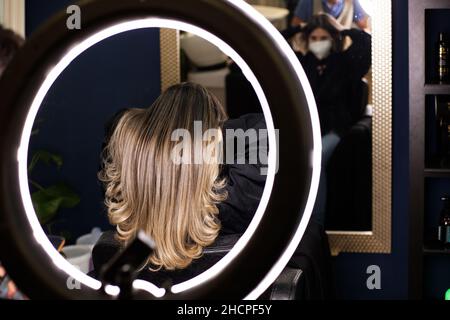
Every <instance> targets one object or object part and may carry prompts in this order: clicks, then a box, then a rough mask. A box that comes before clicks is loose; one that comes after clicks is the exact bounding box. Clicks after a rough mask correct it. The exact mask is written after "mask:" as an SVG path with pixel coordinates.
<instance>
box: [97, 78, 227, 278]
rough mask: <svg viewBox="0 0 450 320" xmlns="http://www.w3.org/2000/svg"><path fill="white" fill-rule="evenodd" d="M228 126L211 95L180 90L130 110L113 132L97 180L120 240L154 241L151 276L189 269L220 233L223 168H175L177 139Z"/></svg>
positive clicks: (193, 88) (190, 87)
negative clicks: (198, 127)
mask: <svg viewBox="0 0 450 320" xmlns="http://www.w3.org/2000/svg"><path fill="white" fill-rule="evenodd" d="M226 118H227V116H226V113H225V111H224V109H223V107H222V106H221V104H220V102H219V101H218V100H217V99H216V98H215V97H214V96H213V95H211V94H210V93H209V92H208V91H207V90H206V89H205V88H203V87H202V86H200V85H196V84H191V83H182V84H178V85H175V86H172V87H170V88H169V89H167V90H166V91H165V92H164V93H163V94H162V95H161V96H160V97H159V98H158V99H157V100H156V101H155V102H154V104H153V105H152V106H151V107H150V108H148V109H138V108H133V109H128V110H127V111H125V113H124V114H123V115H122V116H121V117H120V119H119V120H117V122H116V124H115V127H114V129H113V131H112V134H111V137H110V138H109V140H108V142H107V144H106V146H105V148H104V150H103V152H102V168H101V170H100V172H99V173H98V178H99V179H100V181H102V182H103V184H104V186H105V205H106V207H107V210H108V217H109V221H110V223H111V224H112V225H115V226H116V229H117V237H118V239H119V240H121V241H124V242H125V243H126V242H127V241H129V240H130V239H132V238H133V237H134V236H135V235H136V233H137V231H138V230H143V231H145V232H146V234H148V235H149V236H151V237H152V238H153V239H154V241H155V243H156V250H155V252H154V254H153V255H152V256H151V257H150V258H149V261H148V263H149V264H150V266H149V267H150V269H151V270H159V269H161V268H165V269H167V270H174V269H182V268H185V267H187V266H188V265H189V264H190V263H191V262H192V260H193V259H197V258H199V257H200V256H201V254H202V251H203V248H204V247H206V246H208V245H210V244H212V243H213V242H214V240H215V239H216V237H217V235H218V233H219V230H220V222H219V220H218V218H217V215H218V208H217V204H218V203H219V202H220V201H223V200H225V199H226V192H225V191H224V187H225V183H226V182H225V181H224V180H223V179H220V178H219V172H220V167H219V166H220V164H219V162H215V163H200V164H195V163H192V164H186V163H180V164H177V163H174V161H173V159H171V152H172V150H173V147H174V146H175V144H176V142H174V141H172V139H171V134H172V132H173V131H174V130H176V129H186V130H188V131H189V132H190V134H191V136H192V137H193V136H194V134H193V130H194V121H202V126H203V130H204V131H205V130H208V129H211V128H217V129H219V128H221V126H222V125H223V122H224V121H225V120H226ZM201 143H202V145H203V146H208V145H210V144H211V143H217V141H210V140H209V141H206V142H205V141H202V142H201ZM193 145H195V143H194V144H193Z"/></svg>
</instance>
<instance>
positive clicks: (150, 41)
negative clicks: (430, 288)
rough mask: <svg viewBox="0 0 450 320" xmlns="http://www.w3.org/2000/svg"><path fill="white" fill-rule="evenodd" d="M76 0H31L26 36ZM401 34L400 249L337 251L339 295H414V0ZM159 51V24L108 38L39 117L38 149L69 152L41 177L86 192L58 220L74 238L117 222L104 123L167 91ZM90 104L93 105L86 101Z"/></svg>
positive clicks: (397, 86)
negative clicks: (103, 168) (110, 207)
mask: <svg viewBox="0 0 450 320" xmlns="http://www.w3.org/2000/svg"><path fill="white" fill-rule="evenodd" d="M73 2H74V1H69V0H58V1H55V0H26V21H25V23H26V35H27V36H28V35H30V34H31V33H32V32H33V31H34V30H35V29H36V28H38V27H39V25H40V24H41V23H42V22H44V21H45V20H46V19H48V18H49V17H50V16H51V15H52V14H53V13H55V12H56V11H58V10H62V9H64V8H65V7H67V5H69V4H71V3H73ZM393 37H394V40H393V41H394V45H393V54H394V61H393V71H394V75H393V76H394V79H393V84H394V87H393V98H394V100H393V208H392V219H393V220H392V222H393V225H392V228H393V230H392V236H393V238H392V254H389V255H384V254H340V255H339V256H338V257H336V258H334V270H335V277H336V282H337V283H336V284H337V290H338V296H339V297H340V298H344V299H404V298H407V297H408V254H407V253H408V202H409V199H408V194H409V192H408V188H409V185H408V109H409V105H408V99H409V93H408V0H394V1H393ZM159 53H160V52H159V32H158V31H157V30H140V31H133V32H131V33H130V32H129V33H127V34H126V36H121V35H119V36H117V37H114V38H112V39H108V40H106V41H104V42H102V43H101V44H99V45H97V46H95V47H94V48H91V49H90V50H89V51H87V52H85V53H84V54H83V55H82V56H81V57H80V58H79V59H77V60H76V61H75V63H74V64H73V65H71V66H70V67H69V68H68V69H67V70H66V71H65V72H64V73H63V75H62V77H61V78H60V81H58V82H57V83H56V84H55V87H54V88H53V90H51V92H50V94H49V95H48V96H47V98H46V101H45V103H44V105H45V107H43V108H41V111H40V113H39V115H38V118H41V119H42V120H43V121H45V126H43V127H42V130H40V131H39V133H38V134H37V135H36V136H34V137H33V139H32V144H31V145H30V151H31V152H30V154H32V153H33V150H36V149H40V148H42V149H48V150H52V151H55V152H57V153H59V154H61V155H62V156H63V158H64V164H63V166H62V168H61V170H60V172H55V170H54V169H52V168H50V167H49V168H45V167H43V168H41V169H40V170H39V172H40V173H41V175H40V176H39V175H37V176H36V177H35V179H36V180H39V181H41V182H42V183H43V184H45V183H46V182H47V181H54V180H55V178H56V176H55V175H56V174H57V179H60V180H61V179H63V180H64V181H67V182H68V184H70V186H72V187H73V188H74V189H75V190H76V192H77V193H78V194H79V195H80V198H81V199H82V201H81V202H80V204H79V205H78V206H77V208H74V209H65V211H64V212H62V214H61V216H63V217H64V220H63V221H60V222H59V225H58V226H55V227H56V228H60V229H61V230H64V225H65V224H67V225H70V226H71V227H70V229H71V231H72V232H73V233H74V234H72V236H73V237H74V238H75V237H76V236H78V235H80V234H83V233H86V232H89V231H90V229H91V227H92V226H100V227H102V228H103V229H107V228H109V225H108V223H107V220H106V217H105V215H104V212H102V194H101V189H100V186H99V185H98V184H97V183H96V182H94V181H89V180H92V179H94V178H95V173H96V171H97V169H98V167H97V165H96V164H98V154H99V152H100V146H101V142H102V139H103V123H104V122H105V121H106V119H108V118H109V117H110V116H111V115H112V114H113V113H114V112H115V111H116V110H118V109H120V108H122V107H127V106H142V107H145V106H148V105H150V104H151V103H152V102H153V100H154V99H155V98H156V97H157V96H158V95H159V93H160V85H159V84H160V69H159V59H160V57H159ZM93 65H95V68H91V66H93ZM97 83H102V86H96V84H97ZM105 88H108V90H107V91H105V90H106V89H105ZM99 90H103V91H99ZM86 104H87V105H89V106H92V107H90V108H86V107H80V106H86ZM60 105H64V108H60V107H59V106H60ZM86 118H89V119H90V121H88V122H86V121H85V119H86ZM68 145H69V146H70V148H67V146H68ZM74 173H76V174H74ZM46 180H47V181H46ZM88 182H89V183H88ZM369 265H378V266H380V268H381V272H382V283H381V286H382V287H381V290H369V289H367V286H366V279H367V274H366V269H367V267H368V266H369Z"/></svg>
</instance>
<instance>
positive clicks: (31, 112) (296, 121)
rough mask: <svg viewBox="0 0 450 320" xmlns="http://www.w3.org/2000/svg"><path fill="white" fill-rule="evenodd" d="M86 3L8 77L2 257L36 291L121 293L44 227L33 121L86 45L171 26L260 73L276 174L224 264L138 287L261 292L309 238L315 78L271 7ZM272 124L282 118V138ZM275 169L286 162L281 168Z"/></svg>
mask: <svg viewBox="0 0 450 320" xmlns="http://www.w3.org/2000/svg"><path fill="white" fill-rule="evenodd" d="M79 5H80V7H81V11H82V13H83V21H82V29H81V30H74V31H70V30H67V28H66V24H65V22H66V18H67V16H66V15H65V13H64V12H63V13H60V14H59V15H57V16H55V17H54V18H53V19H52V20H50V21H49V22H48V23H47V24H46V25H44V26H43V27H42V28H41V29H40V30H39V31H38V32H36V33H35V34H34V35H33V36H32V37H31V38H30V39H29V40H28V41H27V42H26V44H25V45H24V47H23V48H22V50H21V51H20V52H19V53H18V54H17V56H16V58H15V59H14V60H13V61H12V62H11V64H10V65H9V67H8V69H7V70H6V71H5V73H4V76H3V78H2V79H1V80H0V92H1V93H2V99H1V101H0V150H1V151H2V155H1V157H2V161H1V162H0V190H1V192H0V245H1V251H0V253H1V255H2V256H1V259H2V262H4V264H5V266H6V268H7V269H8V270H9V272H10V273H11V275H12V277H13V278H14V279H15V280H16V282H17V284H18V285H19V287H20V288H22V289H23V290H24V292H25V293H26V294H28V295H29V296H30V297H32V298H33V297H41V298H55V297H56V298H69V299H76V298H85V299H96V298H97V299H99V298H100V299H105V298H114V297H115V296H117V295H118V291H117V290H118V288H117V287H113V286H107V288H105V291H106V293H107V294H106V295H105V294H104V293H103V292H100V290H99V289H100V287H101V283H100V282H99V281H97V280H95V279H93V278H91V277H89V276H87V275H85V274H83V273H82V272H81V271H78V270H76V268H75V267H73V266H72V265H71V264H70V263H69V262H67V261H66V260H65V259H64V258H63V257H62V256H60V255H59V253H57V252H56V250H54V249H53V247H52V246H51V244H50V242H49V241H48V239H47V237H46V235H45V234H44V232H43V230H42V228H41V226H40V224H39V222H38V220H37V217H36V214H35V212H34V209H33V206H32V202H31V197H30V193H29V190H28V177H27V152H28V143H29V138H30V134H31V128H32V125H33V121H34V118H35V116H36V114H37V111H38V109H39V106H40V105H41V102H42V100H43V99H44V97H45V95H46V94H47V92H48V91H49V89H50V88H51V86H52V84H53V83H54V81H55V80H56V79H57V78H58V76H59V75H60V74H61V73H62V72H63V71H64V69H65V68H66V67H67V66H68V65H69V64H70V62H71V61H73V60H74V59H75V58H76V57H77V56H78V55H80V54H81V53H82V52H84V51H85V50H87V49H88V48H89V47H91V46H93V45H94V44H95V43H97V42H99V41H102V40H104V39H106V38H108V37H111V36H114V35H116V34H119V33H121V32H126V31H130V30H135V29H139V28H150V27H164V28H174V29H181V30H185V31H188V32H192V33H195V34H197V35H199V36H201V37H203V38H205V39H206V40H208V41H210V42H212V43H213V44H214V45H216V46H217V47H219V48H220V49H221V50H222V51H223V52H224V53H225V54H227V55H228V56H230V57H231V58H232V59H233V60H234V61H235V62H236V63H237V64H238V65H239V66H240V67H241V69H242V70H243V72H244V74H245V76H246V77H247V79H248V80H249V81H250V82H251V83H252V85H253V88H254V89H255V92H256V94H257V96H258V98H259V100H260V103H261V105H262V108H263V112H264V116H265V118H266V123H267V128H268V132H269V168H268V175H267V180H266V187H265V189H264V192H263V196H262V198H261V202H260V205H259V207H258V210H257V212H256V214H255V218H254V219H253V220H252V222H251V224H250V226H249V227H248V229H247V231H246V232H245V233H244V235H243V236H242V237H241V239H240V240H239V241H238V242H237V244H236V245H235V246H234V248H233V249H232V250H231V251H230V252H229V253H228V254H227V255H226V256H225V257H224V258H223V259H222V260H220V261H219V262H218V263H217V264H216V265H214V266H213V267H211V268H210V269H208V270H207V271H205V272H204V273H202V274H200V275H199V276H197V277H195V278H193V279H191V280H188V281H186V282H183V283H180V284H177V285H175V286H173V287H172V288H170V290H165V289H163V288H157V287H156V286H154V285H153V284H151V283H149V282H145V281H142V280H136V281H135V282H134V283H133V286H134V287H135V288H136V289H140V290H141V291H145V292H147V293H149V294H147V296H148V297H149V298H162V299H197V298H207V297H214V298H219V299H220V298H240V299H241V298H247V299H255V298H257V297H258V296H259V295H260V294H261V293H263V292H264V291H265V290H266V289H267V288H268V287H269V286H270V284H271V283H272V282H273V281H274V280H275V279H276V277H277V276H278V275H279V274H280V273H281V271H282V269H283V268H284V267H285V265H286V264H287V262H288V261H289V259H290V257H291V256H292V254H293V253H294V251H295V249H296V248H297V246H298V244H299V243H300V240H301V237H302V236H303V233H304V231H305V229H306V226H307V224H308V222H309V218H310V216H311V213H312V209H313V206H314V202H315V197H316V193H317V189H318V183H319V176H320V158H321V135H320V129H319V119H318V115H317V110H316V106H315V101H314V97H313V94H312V91H311V88H310V86H309V82H308V80H307V78H306V75H305V73H304V71H303V69H302V67H301V65H300V63H299V61H298V59H297V58H296V56H295V54H294V53H293V52H292V50H291V49H290V47H289V45H288V44H287V43H286V42H285V40H284V39H283V38H282V36H281V35H280V34H279V32H278V31H277V30H276V29H275V28H274V27H273V26H272V25H271V24H270V23H269V22H268V21H267V20H265V19H264V17H263V16H261V15H260V14H259V13H257V12H256V11H255V10H254V9H253V8H252V7H251V6H250V5H248V4H246V3H245V2H243V1H239V0H226V1H209V0H183V1H182V2H175V1H167V0H151V1H150V0H149V1H145V0H127V1H122V0H98V1H81V2H80V3H79ZM206 13H207V14H206ZM249 40H251V41H249ZM250 43H251V44H252V46H250V45H249V44H250ZM234 48H236V51H235V50H234ZM275 129H279V138H280V139H279V144H278V145H277V144H276V140H275ZM277 149H278V153H279V159H277V158H276V154H277V152H276V151H277ZM277 161H278V163H277ZM275 168H279V169H278V171H277V172H275ZM301 212H303V214H301ZM70 279H73V280H75V281H79V282H80V283H81V288H80V289H79V290H70V289H69V288H68V286H67V282H68V281H69V280H70ZM150 294H151V295H150Z"/></svg>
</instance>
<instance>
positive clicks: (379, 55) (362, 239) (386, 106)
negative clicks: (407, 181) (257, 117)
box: [161, 0, 392, 255]
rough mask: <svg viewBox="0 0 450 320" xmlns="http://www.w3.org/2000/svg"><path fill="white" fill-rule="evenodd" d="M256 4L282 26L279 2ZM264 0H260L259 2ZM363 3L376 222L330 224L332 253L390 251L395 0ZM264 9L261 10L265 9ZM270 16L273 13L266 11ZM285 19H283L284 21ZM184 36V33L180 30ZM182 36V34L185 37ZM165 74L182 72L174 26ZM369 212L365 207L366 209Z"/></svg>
mask: <svg viewBox="0 0 450 320" xmlns="http://www.w3.org/2000/svg"><path fill="white" fill-rule="evenodd" d="M247 2H249V3H250V4H252V5H255V6H256V8H257V9H258V11H260V12H261V13H265V12H266V10H265V9H264V7H263V6H266V5H268V6H267V8H273V10H272V9H269V10H272V12H271V13H270V15H271V16H270V18H273V20H272V21H271V22H272V23H273V24H274V25H275V26H276V27H279V26H280V19H279V17H282V16H283V11H282V10H285V11H286V10H287V9H286V8H278V10H277V9H275V7H274V6H275V5H277V3H280V6H282V3H283V1H275V2H273V1H272V2H271V3H270V4H267V3H263V2H261V1H258V0H252V1H247ZM260 2H261V3H260ZM360 2H364V8H365V9H367V8H368V9H370V15H369V16H370V20H369V21H370V33H371V36H372V59H371V60H372V67H371V71H370V72H369V73H368V74H367V75H366V77H365V78H366V80H367V82H368V83H369V85H370V89H369V101H370V102H369V104H370V105H371V106H372V108H371V118H372V120H371V127H372V130H371V137H372V138H371V146H369V148H371V155H372V159H371V164H370V167H369V169H368V170H370V171H369V172H371V180H372V184H371V187H372V188H371V190H367V192H369V193H370V194H371V203H370V207H371V208H372V209H371V212H368V213H366V214H369V215H370V220H371V227H370V229H368V230H363V231H361V230H351V229H350V230H348V229H345V230H339V229H338V230H327V234H328V237H329V241H330V248H331V252H332V254H333V255H338V254H339V253H340V252H366V253H390V252H391V210H392V209H391V204H392V187H391V185H392V173H391V168H392V163H391V161H392V151H391V148H392V139H391V136H392V135H391V133H392V110H391V109H392V3H391V0H376V1H375V0H365V1H360ZM261 9H262V10H261ZM267 18H269V17H267ZM281 25H282V24H281ZM181 37H183V35H182V36H181ZM181 41H183V40H181ZM161 45H162V46H161V55H162V56H161V75H162V80H161V82H162V88H165V87H167V86H168V85H170V84H173V83H176V82H177V81H179V80H180V79H181V80H182V78H183V77H182V76H180V72H181V73H182V70H181V71H180V68H182V67H180V60H179V59H180V57H179V56H177V54H174V52H176V53H177V52H179V48H180V35H179V33H178V32H177V31H175V30H161ZM181 47H182V46H181ZM219 95H220V93H219ZM361 214H364V213H361Z"/></svg>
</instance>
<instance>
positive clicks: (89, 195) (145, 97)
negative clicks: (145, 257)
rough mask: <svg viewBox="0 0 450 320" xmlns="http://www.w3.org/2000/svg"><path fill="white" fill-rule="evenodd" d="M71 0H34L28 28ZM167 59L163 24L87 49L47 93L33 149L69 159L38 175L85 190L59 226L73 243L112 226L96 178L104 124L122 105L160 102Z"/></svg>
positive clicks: (39, 178) (43, 180) (47, 181)
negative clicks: (94, 229) (161, 35)
mask: <svg viewBox="0 0 450 320" xmlns="http://www.w3.org/2000/svg"><path fill="white" fill-rule="evenodd" d="M70 2H71V1H60V0H59V1H54V0H46V1H43V0H28V1H27V2H26V23H27V27H26V30H27V34H28V35H30V34H32V32H33V30H35V28H37V27H38V26H39V25H40V24H41V23H42V22H43V21H45V20H46V19H47V18H48V17H49V16H50V15H51V14H53V13H54V12H56V11H58V10H60V9H64V8H65V6H66V5H67V4H68V3H70ZM75 32H76V31H75ZM159 63H160V60H159V30H157V29H144V30H137V31H132V32H126V33H123V34H119V35H117V36H114V37H112V38H109V39H106V40H104V41H102V42H101V43H99V44H97V45H95V46H94V47H92V48H90V49H89V50H87V51H86V52H84V53H83V54H82V55H80V56H79V57H78V58H77V59H76V60H75V61H74V62H72V63H71V65H70V66H69V67H68V68H67V69H66V70H65V71H64V72H63V73H62V74H61V76H60V77H59V79H58V80H57V81H56V82H55V83H54V85H53V86H52V88H51V90H50V91H49V93H48V94H47V96H46V98H45V100H44V103H43V105H42V106H41V109H40V111H39V114H38V116H37V119H39V120H42V123H40V124H39V126H38V127H39V133H38V134H37V135H35V136H33V137H32V139H31V143H30V153H29V154H30V155H31V154H33V152H34V151H35V150H37V149H45V150H48V151H51V152H54V153H57V154H60V155H62V157H63V159H64V164H63V166H62V168H61V170H60V171H59V172H58V171H56V170H55V168H54V167H47V166H45V165H42V164H41V165H39V166H37V167H36V169H35V172H33V178H34V180H36V181H38V182H39V183H40V184H41V185H44V186H48V185H51V184H53V183H55V182H59V181H64V182H66V183H67V184H68V185H69V186H70V187H72V188H73V189H74V190H75V191H76V192H77V193H78V194H79V196H80V198H81V202H80V204H79V205H77V206H76V207H75V208H72V209H63V210H61V212H60V214H59V218H58V220H57V221H58V222H57V223H56V224H55V226H54V227H53V232H54V233H60V232H63V233H65V234H66V233H67V232H68V233H69V234H70V235H71V238H70V239H69V242H71V241H73V240H74V239H75V238H76V237H78V236H79V235H81V234H84V233H86V232H88V231H90V229H91V228H92V227H93V226H100V227H102V229H105V228H108V227H109V225H108V222H107V219H106V215H105V212H104V211H103V210H102V209H103V205H102V201H103V197H102V194H101V188H100V185H99V183H98V182H97V178H96V173H97V171H98V168H99V167H98V166H99V154H100V149H101V143H102V140H103V130H104V124H105V122H106V121H107V119H108V118H110V117H111V116H112V115H113V114H114V113H115V112H116V111H117V110H119V109H120V108H124V107H148V106H149V105H150V104H151V103H152V102H153V101H154V99H155V98H156V97H157V96H158V95H159V94H160V67H159Z"/></svg>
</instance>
